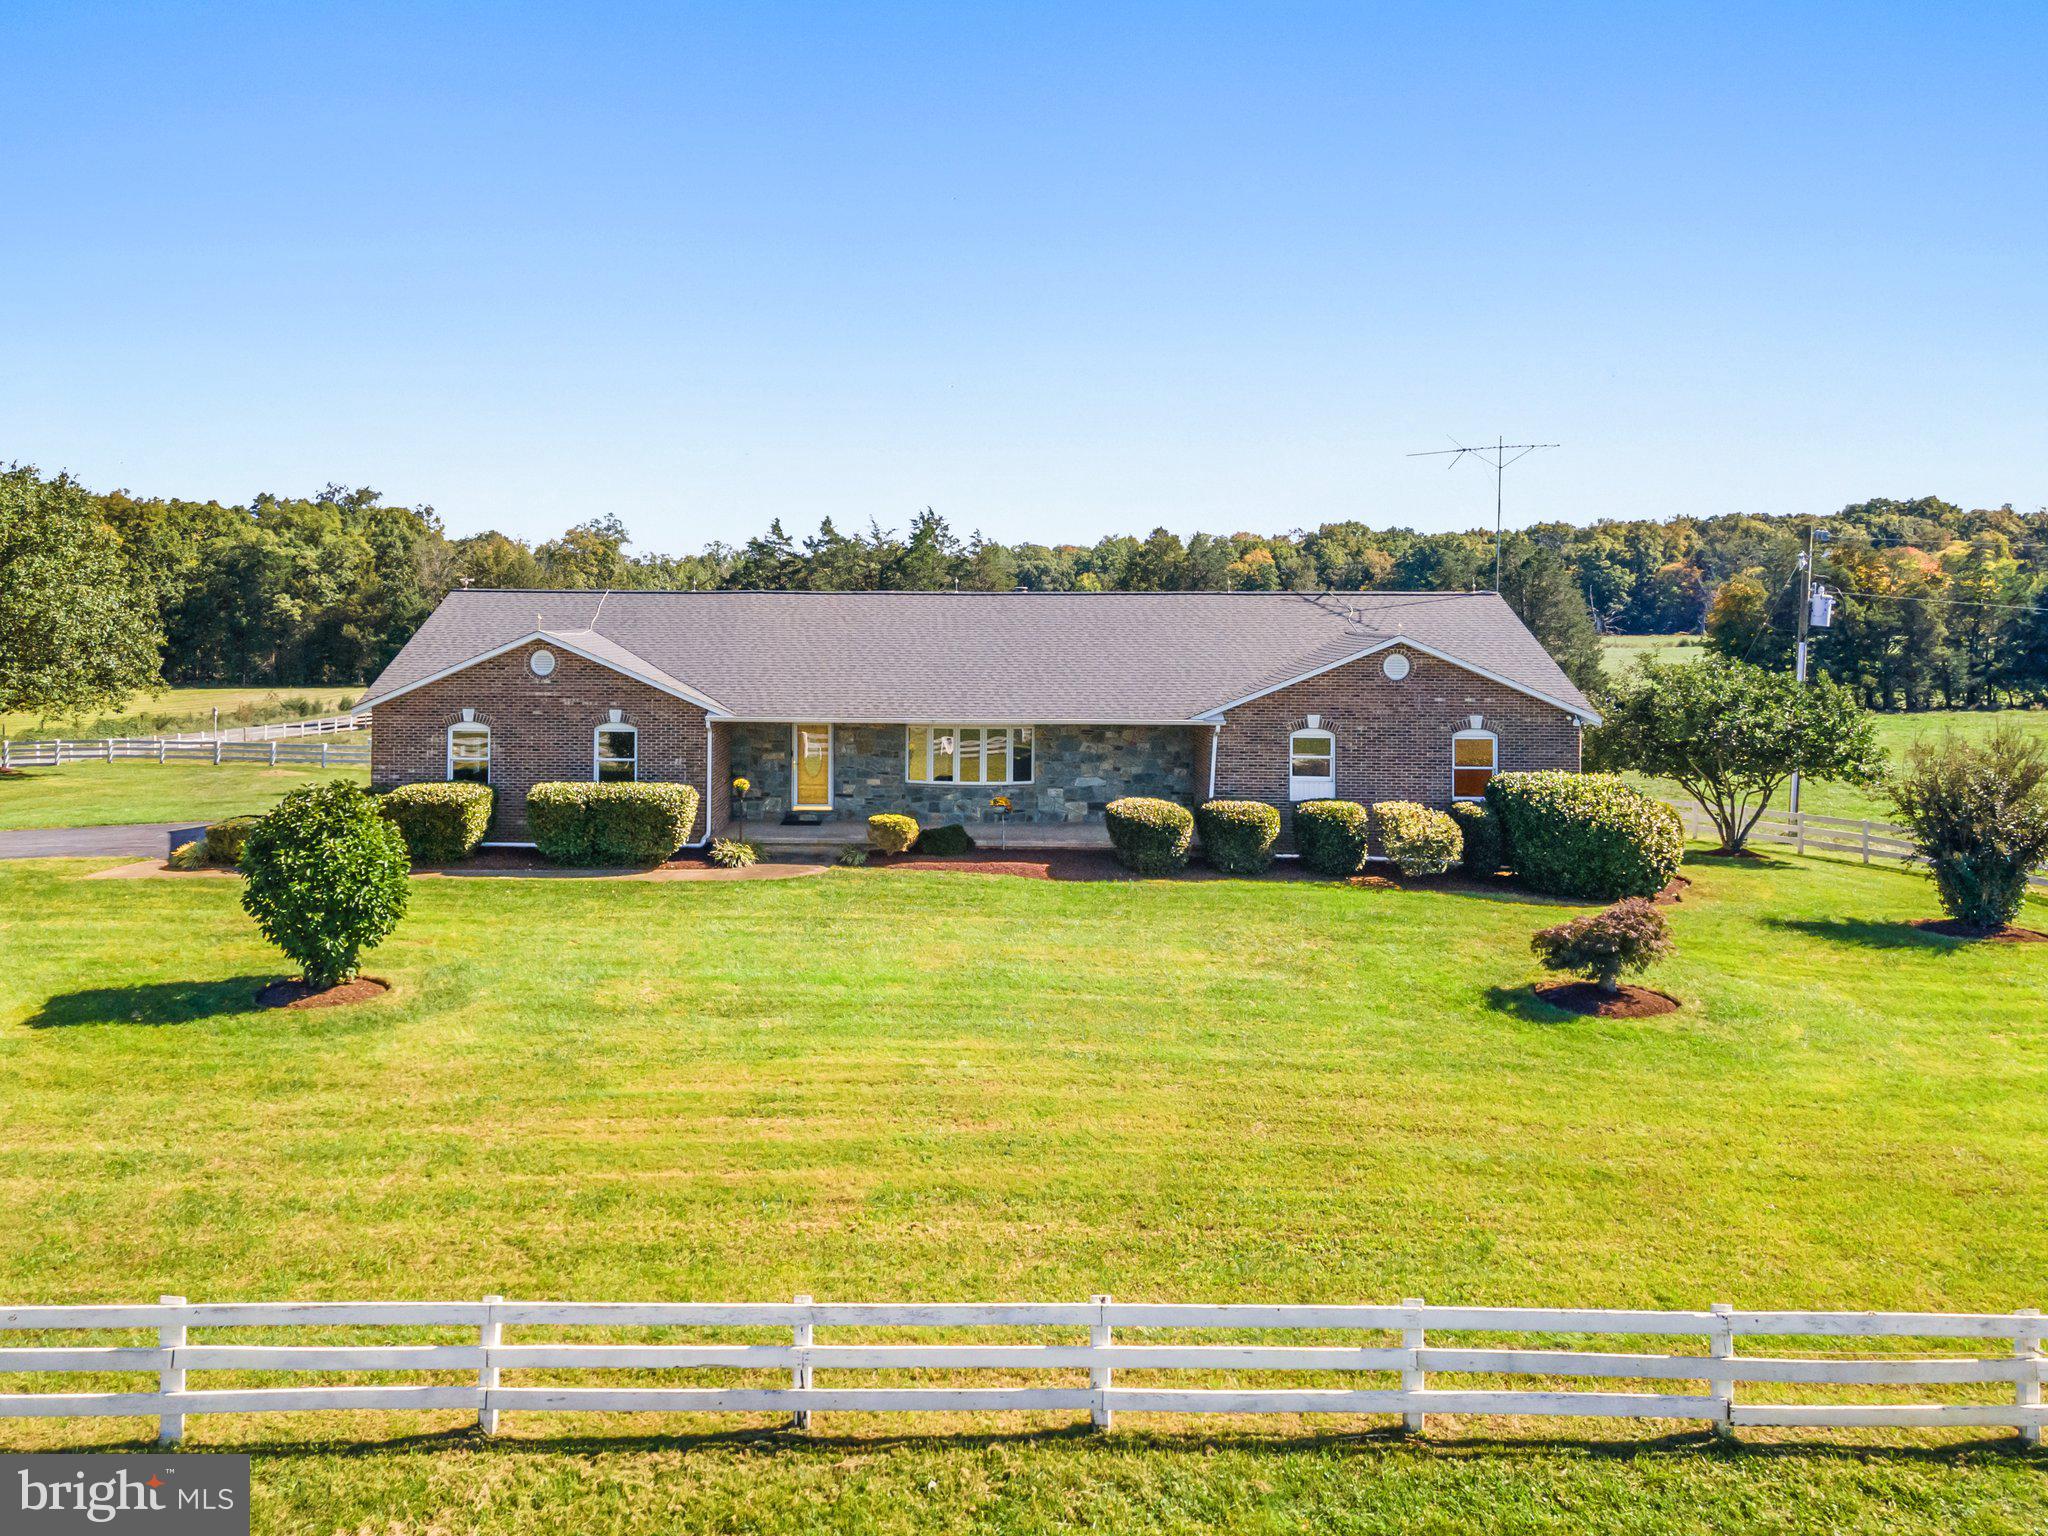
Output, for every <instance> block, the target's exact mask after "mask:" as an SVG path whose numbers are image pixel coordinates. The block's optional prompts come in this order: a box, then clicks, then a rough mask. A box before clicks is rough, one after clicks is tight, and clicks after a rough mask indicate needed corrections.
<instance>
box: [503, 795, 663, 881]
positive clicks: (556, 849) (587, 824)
mask: <svg viewBox="0 0 2048 1536" xmlns="http://www.w3.org/2000/svg"><path fill="white" fill-rule="evenodd" d="M696 821H697V791H696V789H695V787H694V786H692V785H689V784H585V783H581V782H577V783H567V784H536V785H534V786H533V788H531V789H529V790H528V791H527V792H526V825H527V828H528V830H530V831H531V832H532V833H533V843H534V846H535V847H536V848H538V849H539V850H540V853H541V857H542V858H545V859H549V860H552V861H553V862H554V863H557V864H581V865H598V866H606V865H637V864H659V863H660V862H661V861H662V860H663V859H665V858H667V857H668V856H669V855H670V854H672V853H674V852H675V851H676V850H677V849H678V848H680V847H682V846H683V844H684V843H685V842H686V841H687V840H688V839H689V836H690V828H691V827H692V826H694V825H695V824H696Z"/></svg>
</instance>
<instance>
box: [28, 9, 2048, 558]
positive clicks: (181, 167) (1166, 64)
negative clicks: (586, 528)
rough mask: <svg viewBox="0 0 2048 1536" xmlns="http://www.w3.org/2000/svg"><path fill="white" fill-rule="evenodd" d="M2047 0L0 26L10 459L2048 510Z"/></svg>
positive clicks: (854, 486)
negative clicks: (1464, 443) (1459, 459)
mask: <svg viewBox="0 0 2048 1536" xmlns="http://www.w3.org/2000/svg"><path fill="white" fill-rule="evenodd" d="M2044 48H2048V6H2042V5H2039V4H2038V3H2037V4H2033V5H2027V6H2018V5H2015V6H2009V7H2000V6H1975V7H1967V8H1964V7H1948V6H1935V5H1927V6H1922V7H1887V6H1872V5H1855V6H1840V7H1832V6H1798V7H1787V6H1768V7H1757V8H1753V9H1750V8H1744V7H1740V6H1729V5H1719V6H1712V7H1700V8H1697V9H1690V8H1685V9H1682V8H1677V7H1666V6H1657V5H1648V6H1644V5H1628V6H1622V5H1615V6H1611V7H1610V6H1556V7H1547V8H1536V7H1525V6H1451V5H1444V6H1438V7H1419V6H1403V7H1381V6H1374V5H1366V4H1346V5H1331V6H1321V5H1306V4H1304V5H1292V4H1262V5H1233V6H1201V5H1175V6H1139V5H1116V4H1087V5H1052V4H1047V5H1035V6H1003V5H991V6H984V5H960V4H957V3H956V4H950V5H933V6H930V7H893V6H866V5H835V6H824V5H819V6H800V5H774V4H765V5H746V6H741V5H737V4H735V5H730V6H723V7H698V6H683V5H674V6H670V5H662V6H650V7H646V8H636V7H633V6H630V5H607V6H604V7H597V6H590V7H586V8H576V9H570V8H566V7H564V8H553V7H543V6H538V5H519V4H513V3H507V4H504V5H495V6H484V5H479V6H474V7H452V6H438V5H432V4H403V5H393V6H388V7H366V6H325V5H323V6H296V7H294V6H288V5H268V6H253V7H248V8H237V7H234V6H230V5H224V4H210V5H204V6H200V5H193V6H188V7H157V6H104V5H94V4H89V3H86V4H62V5H38V4H24V3H22V0H7V3H6V4H5V5H4V6H0V192H4V194H5V200H6V201H5V206H6V208H7V210H8V213H7V219H6V226H5V230H6V232H5V234H4V236H0V338H4V341H0V346H4V352H0V358H4V360H5V367H4V368H0V459H5V458H18V459H22V460H26V461H31V462H35V463H39V464H41V465H42V466H43V467H44V468H46V469H56V468H59V467H67V468H70V469H72V470H73V471H75V472H76V473H78V474H79V475H81V476H82V477H83V478H85V479H86V480H87V481H88V482H89V483H91V484H94V485H96V486H101V487H110V486H115V485H126V486H128V487H130V488H132V489H135V490H137V491H143V492H155V493H164V494H181V495H189V496H201V497H204V496H215V497H220V498H222V499H237V500H239V499H243V498H246V497H247V496H249V495H250V494H252V493H254V492H256V491H259V490H274V491H278V492H280V493H295V492H306V491H311V490H313V489H317V488H318V487H319V486H320V485H322V484H324V483H326V482H328V481H330V480H339V481H345V482H349V483H353V484H370V485H374V486H377V487H378V488H380V489H381V490H383V491H384V492H385V493H386V495H387V496H389V497H392V498H394V499H400V500H405V501H414V502H419V501H424V502H431V503H433V504H434V505H435V506H436V507H437V508H438V509H439V510H440V512H441V513H442V515H443V517H444V518H445V519H446V520H447V522H448V524H449V526H450V528H451V530H453V531H455V532H458V533H463V532H472V531H475V530H477V529H481V528H484V527H493V526H495V527H499V528H502V529H504V530H506V531H508V532H514V533H520V534H525V535H529V536H538V535H545V534H548V533H552V532H553V531H555V530H557V529H558V528H560V527H561V526H563V525H564V524H566V523H569V522H572V521H577V520H580V519H582V518H584V517H587V516H590V515H593V514H596V513H601V512H615V513H617V514H618V515H619V516H621V517H622V518H624V519H625V520H626V522H627V523H628V525H629V526H630V527H631V528H632V529H633V530H634V532H635V534H636V538H637V541H638V543H639V544H641V545H642V546H646V547H651V548H657V549H678V550H679V549H684V548H692V547H695V546H697V545H698V544H701V543H702V542H704V541H705V540H707V539H711V538H724V539H728V540H731V539H736V538H739V537H743V536H744V535H746V534H747V533H750V532H752V531H754V530H756V529H758V528H759V527H761V526H762V525H764V524H765V523H766V522H767V520H768V518H769V517H771V516H780V517H782V518H784V519H785V520H786V521H787V522H788V523H789V524H790V525H791V526H792V528H795V529H807V528H809V527H810V526H812V525H813V524H815V522H816V520H817V518H818V517H819V516H821V515H824V514H830V515H831V516H833V517H834V518H835V519H837V520H839V521H840V522H841V523H842V524H843V525H844V524H862V523H865V522H866V521H867V520H868V519H869V518H871V517H872V518H879V519H880V520H881V521H882V522H883V523H885V524H896V525H900V524H901V523H902V522H904V521H905V520H906V519H907V517H908V516H909V514H910V513H911V512H912V511H914V510H915V509H916V508H918V507H921V506H924V505H926V504H930V505H933V506H936V507H937V508H938V509H939V510H940V511H941V512H943V513H945V514H946V516H947V517H948V518H949V519H950V520H951V521H952V522H953V524H954V525H955V526H956V527H957V528H959V529H961V530H963V531H965V530H967V529H971V528H980V529H982V530H985V531H986V532H987V533H988V534H989V535H990V536H991V537H997V538H1002V539H1005V540H1016V539H1024V538H1033V539H1043V540H1049V541H1050V540H1080V541H1089V540H1092V539H1094V538H1095V537H1097V536H1099V535H1101V534H1103V533H1106V532H1118V531H1136V532H1141V533H1142V532H1143V531H1145V530H1147V529H1149V528H1151V527H1153V526H1154V525H1157V524H1164V525H1166V526H1168V527H1171V528H1175V529H1178V530H1180V531H1182V532H1189V531H1193V530H1194V529H1196V528H1206V529H1209V530H1212V531H1218V532H1227V531H1231V530H1234V529H1239V528H1254V529H1261V530H1266V529H1279V528H1286V527H1297V526H1312V525H1314V524H1316V523H1318V522H1322V521H1327V520H1330V519H1335V518H1343V517H1359V518H1363V519H1366V520H1369V521H1373V522H1377V523H1405V524H1409V525H1412V526H1417V527H1427V528H1443V527H1461V526H1470V525H1475V524H1478V523H1481V522H1484V521H1487V520H1489V519H1490V515H1491V483H1490V477H1489V476H1487V475H1486V474H1485V473H1484V472H1482V471H1479V470H1477V469H1475V468H1473V467H1471V466H1469V465H1467V466H1463V467H1460V468H1458V469H1456V470H1454V471H1450V472H1446V471H1445V470H1444V469H1443V468H1442V467H1441V461H1431V460H1410V459H1407V458H1405V457H1404V454H1405V453H1407V452H1408V451H1411V450H1415V449H1423V448H1431V447H1438V446H1443V445H1444V444H1445V443H1446V442H1447V440H1448V436H1449V435H1451V434H1458V435H1462V436H1466V437H1468V438H1477V437H1482V436H1490V435H1491V434H1493V433H1495V432H1496V431H1499V432H1505V433H1507V434H1509V435H1510V437H1511V438H1517V437H1532V436H1533V437H1538V438H1541V439H1544V440H1557V441H1560V442H1562V443H1563V444H1564V445H1565V446H1564V447H1563V448H1561V449H1559V450H1557V451H1555V452H1552V453H1548V454H1543V455H1539V456H1537V457H1535V458H1532V459H1531V460H1530V461H1529V462H1528V463H1527V464H1526V465H1524V466H1521V467H1520V468H1518V469H1516V470H1514V471H1511V472H1510V482H1509V517H1510V521H1511V522H1525V521H1528V520H1531V519H1534V518H1538V517H1565V518H1572V519H1575V520H1590V519H1592V518H1595V517H1599V516H1640V515H1667V514H1673V513H1682V512H1683V513H1701V514H1707V513H1715V512H1724V511H1734V510H1749V511H1769V512H1798V511H1812V510H1824V509H1828V508H1832V507H1834V506H1837V505H1840V504H1842V503H1843V502H1846V501H1849V500H1855V499H1860V498H1863V497H1866V496H1872V495H1897V496H1912V495H1918V494H1924V493H1935V494H1940V495H1943V496H1946V497H1949V498H1950V499H1952V500H1958V501H1961V502H1963V503H1965V504H1968V505H1980V504H1992V505H1995V504H1997V503H1999V502H2003V501H2007V500H2010V501H2012V502H2014V503H2015V504H2016V505H2019V506H2021V507H2024V508H2032V507H2036V506H2039V505H2041V504H2042V503H2043V502H2048V345H2044V343H2048V277H2044V275H2048V239H2044V235H2048V211H2044V204H2048V132H2044V130H2043V128H2042V123H2041V119H2040V116H2039V86H2040V81H2039V69H2040V60H2041V59H2042V57H2043V56H2044Z"/></svg>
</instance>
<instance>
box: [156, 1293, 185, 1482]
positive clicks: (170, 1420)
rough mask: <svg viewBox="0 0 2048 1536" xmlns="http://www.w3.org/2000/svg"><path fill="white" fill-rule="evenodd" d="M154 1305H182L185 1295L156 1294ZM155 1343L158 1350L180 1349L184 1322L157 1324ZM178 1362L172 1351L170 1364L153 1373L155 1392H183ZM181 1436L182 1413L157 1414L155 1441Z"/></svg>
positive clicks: (182, 1374) (165, 1441) (161, 1442)
mask: <svg viewBox="0 0 2048 1536" xmlns="http://www.w3.org/2000/svg"><path fill="white" fill-rule="evenodd" d="M156 1304H157V1305H158V1306H160V1307H182V1306H183V1305H185V1298H184V1297H182V1296H159V1297H157V1299H156ZM156 1346H157V1348H158V1349H169V1350H180V1349H183V1348H184V1347H185V1325H184V1324H183V1323H168V1324H163V1325H160V1326H159V1327H158V1328H157V1331H156ZM177 1361H178V1357H177V1355H176V1354H173V1355H172V1356H171V1359H170V1363H169V1364H167V1365H165V1366H164V1367H163V1368H162V1369H160V1370H159V1371H158V1372H157V1373H156V1389H157V1391H159V1392H182V1391H184V1390H185V1368H184V1367H183V1366H182V1365H179V1364H178V1363H177ZM184 1438H185V1415H183V1414H182V1413H160V1414H158V1415H157V1420H156V1443H157V1444H158V1445H176V1444H177V1443H178V1442H179V1441H180V1440H182V1439H184Z"/></svg>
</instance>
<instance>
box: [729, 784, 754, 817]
mask: <svg viewBox="0 0 2048 1536" xmlns="http://www.w3.org/2000/svg"><path fill="white" fill-rule="evenodd" d="M753 787H754V786H753V785H752V784H751V783H749V782H748V781H747V780H746V779H744V778H738V779H734V780H733V781H732V815H731V818H730V819H731V821H732V822H733V824H734V825H738V824H739V823H740V822H742V821H744V820H746V817H747V791H748V790H750V789H752V788H753Z"/></svg>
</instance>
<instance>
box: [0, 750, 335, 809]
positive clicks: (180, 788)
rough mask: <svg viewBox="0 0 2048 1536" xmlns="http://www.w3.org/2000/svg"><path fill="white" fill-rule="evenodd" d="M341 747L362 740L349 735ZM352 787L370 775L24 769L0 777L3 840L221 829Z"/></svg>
mask: <svg viewBox="0 0 2048 1536" xmlns="http://www.w3.org/2000/svg"><path fill="white" fill-rule="evenodd" d="M331 739H333V740H336V741H349V742H357V741H360V740H362V739H364V738H362V737H360V736H359V735H358V734H356V733H353V732H351V733H350V734H349V735H347V736H344V737H335V738H331ZM329 779H348V780H349V781H351V782H352V783H356V784H363V785H367V784H368V783H369V782H370V770H369V769H368V768H367V767H363V766H355V767H333V768H319V767H305V768H296V767H278V768H272V767H271V766H270V765H269V764H267V763H221V764H218V765H215V764H213V763H210V762H168V763H157V762H148V761H141V760H136V759H132V758H131V759H125V760H120V761H116V762H112V763H65V764H64V765H63V766H61V767H57V768H20V769H16V770H15V771H13V772H12V773H10V774H7V775H5V776H0V832H5V831H12V830H14V829H17V828H21V827H106V826H117V825H120V824H122V823H125V822H143V821H193V822H202V821H219V820H221V819H222V818H224V817H228V816H241V815H245V814H249V813H252V812H257V811H266V810H268V809H270V807H271V806H273V805H275V804H276V803H277V801H278V800H279V799H280V798H281V797H282V796H284V795H285V794H287V793H289V792H290V791H292V790H294V789H297V788H298V787H299V786H300V785H302V784H319V783H325V782H326V781H327V780H329Z"/></svg>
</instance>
